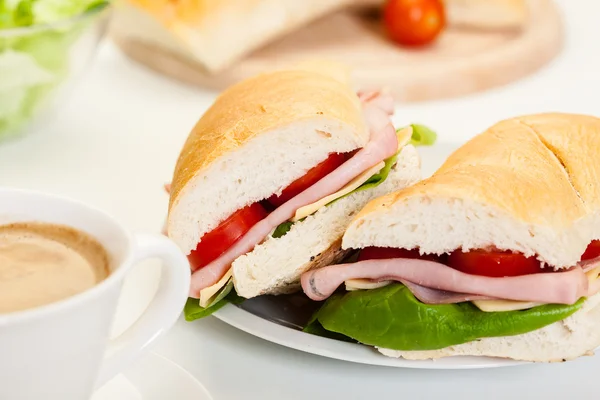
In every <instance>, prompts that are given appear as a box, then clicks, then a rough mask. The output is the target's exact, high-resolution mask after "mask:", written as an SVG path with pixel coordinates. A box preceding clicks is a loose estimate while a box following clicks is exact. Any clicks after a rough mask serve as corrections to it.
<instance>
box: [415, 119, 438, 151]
mask: <svg viewBox="0 0 600 400" xmlns="http://www.w3.org/2000/svg"><path fill="white" fill-rule="evenodd" d="M411 126H412V128H413V133H412V137H411V138H410V144H412V145H413V146H431V145H432V144H434V143H435V141H436V140H437V134H436V133H435V132H434V131H432V130H431V129H429V128H428V127H426V126H425V125H419V124H412V125H411Z"/></svg>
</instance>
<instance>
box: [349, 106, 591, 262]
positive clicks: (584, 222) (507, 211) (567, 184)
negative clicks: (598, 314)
mask: <svg viewBox="0 0 600 400" xmlns="http://www.w3.org/2000/svg"><path fill="white" fill-rule="evenodd" d="M561 124H562V125H561ZM532 126H533V127H534V128H532ZM567 128H568V129H567ZM599 128H600V125H599V122H598V119H596V118H592V117H579V116H573V115H569V114H545V115H537V116H529V117H522V118H514V119H510V120H506V121H502V122H500V123H498V124H496V125H494V126H493V127H492V128H490V129H489V130H488V131H486V132H485V133H483V134H481V135H479V136H476V137H475V138H473V139H472V140H471V141H469V142H468V143H467V144H465V145H464V146H462V147H461V148H460V149H458V150H457V151H456V152H454V153H453V154H452V155H451V156H450V157H449V158H448V160H447V161H446V162H445V163H444V164H443V165H442V167H441V168H440V169H439V170H438V171H437V172H436V173H435V174H434V175H433V176H432V177H431V178H429V179H426V180H423V181H421V182H419V183H418V184H416V185H414V186H412V187H410V188H407V189H405V190H402V191H399V192H396V193H393V194H389V195H387V196H383V197H381V198H378V199H376V200H373V201H372V202H370V203H369V204H368V205H367V206H366V207H365V208H364V209H363V210H362V211H361V213H360V214H359V215H358V216H357V218H356V219H355V220H354V221H353V223H352V224H351V225H350V227H349V228H348V230H347V232H346V234H345V235H344V239H343V247H344V248H362V247H366V246H382V247H386V246H389V247H399V248H408V249H411V248H420V249H421V251H422V252H424V253H435V254H443V253H447V252H451V251H453V250H455V249H458V248H462V249H464V250H469V249H479V248H486V247H489V246H495V247H496V248H498V249H502V250H513V251H516V252H521V253H523V254H525V255H527V256H533V255H535V256H537V257H538V259H539V260H540V261H542V262H544V263H546V264H548V265H549V266H551V267H555V268H567V267H571V266H573V265H575V264H576V263H577V262H578V261H579V259H580V257H581V254H583V252H584V251H585V249H586V247H587V245H588V244H589V243H590V241H591V240H592V239H593V238H594V236H595V235H594V233H593V229H594V228H593V225H594V221H595V218H596V217H595V216H594V214H595V212H597V210H598V207H597V205H595V204H597V202H598V198H597V195H596V194H595V193H598V190H600V189H599V188H598V186H600V185H599V184H598V181H597V178H595V176H597V175H596V173H597V172H596V171H597V170H598V167H597V166H593V167H592V166H588V164H587V161H586V160H593V159H594V158H597V156H595V155H594V153H596V154H597V153H598V152H599V151H600V146H598V145H597V144H598V141H599V140H600V139H599V135H600V129H599ZM577 132H579V133H587V135H577V134H576V133H577ZM589 136H594V139H591V138H589ZM561 137H562V138H563V139H561ZM567 137H568V139H567ZM541 138H546V139H545V140H544V141H542V139H541ZM561 140H568V145H565V142H564V141H563V142H561ZM548 141H552V142H553V143H556V144H557V145H558V144H561V143H562V145H563V146H564V151H563V152H562V153H556V154H555V153H554V152H553V148H552V147H551V148H549V147H547V146H546V144H545V142H548ZM588 144H590V145H593V144H595V146H594V147H592V146H588ZM569 146H570V147H569ZM567 147H569V149H570V150H567ZM585 147H587V149H585ZM569 151H570V153H569ZM567 153H569V154H570V156H567ZM557 154H559V156H558V157H557ZM584 154H585V155H584ZM578 155H581V156H582V158H581V159H580V160H578V159H577V157H578ZM561 160H562V163H564V164H565V165H566V169H565V167H564V166H563V165H562V164H561ZM590 164H591V163H590ZM574 185H575V187H574ZM592 186H594V188H592ZM580 194H581V195H582V197H580ZM596 230H598V228H597V227H596Z"/></svg>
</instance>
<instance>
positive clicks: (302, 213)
mask: <svg viewBox="0 0 600 400" xmlns="http://www.w3.org/2000/svg"><path fill="white" fill-rule="evenodd" d="M412 133H413V129H412V126H410V125H409V126H407V127H406V128H403V129H400V130H399V131H398V132H396V137H397V138H398V151H400V150H401V149H402V148H403V147H404V146H406V145H407V144H408V143H409V142H410V139H411V137H412ZM384 166H385V162H384V161H382V162H380V163H379V164H377V165H375V166H373V167H371V168H369V169H368V170H366V171H365V172H363V173H362V174H360V175H359V176H357V177H356V178H354V179H352V180H351V181H350V182H348V183H347V184H346V186H344V187H343V188H341V189H340V190H338V191H337V192H335V193H332V194H330V195H329V196H327V197H324V198H322V199H321V200H319V201H316V202H314V203H312V204H308V205H306V206H304V207H300V208H299V209H297V210H296V213H295V214H294V217H293V218H292V219H291V221H292V222H297V221H299V220H301V219H302V218H304V217H308V216H309V215H311V214H314V213H316V212H317V211H318V210H319V209H320V208H321V207H325V206H326V205H327V204H329V203H331V202H332V201H334V200H337V199H339V198H340V197H343V196H345V195H347V194H348V193H350V192H352V191H353V190H355V189H357V188H358V187H359V186H361V185H362V184H363V183H365V182H366V181H368V180H369V178H370V177H372V176H373V175H375V174H376V173H378V172H379V171H381V169H382V168H383V167H384Z"/></svg>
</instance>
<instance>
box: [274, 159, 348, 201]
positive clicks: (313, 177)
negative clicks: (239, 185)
mask: <svg viewBox="0 0 600 400" xmlns="http://www.w3.org/2000/svg"><path fill="white" fill-rule="evenodd" d="M347 159H348V154H340V153H333V154H330V155H329V157H327V158H326V159H325V161H323V162H322V163H320V164H318V165H317V166H315V167H313V168H311V169H310V170H309V171H308V172H307V173H306V174H305V175H304V176H303V177H301V178H298V179H296V180H295V181H294V182H292V183H290V184H289V186H288V187H286V188H285V189H283V192H281V194H280V195H279V196H275V195H273V196H271V197H269V198H268V199H267V202H268V203H270V204H271V205H273V206H275V207H279V206H280V205H282V204H283V203H285V202H286V201H288V200H289V199H291V198H293V197H295V196H296V195H298V194H300V193H302V192H303V191H304V190H306V189H308V188H309V187H311V186H312V185H314V184H315V183H317V182H318V181H320V180H321V178H323V177H324V176H326V175H328V174H330V173H331V172H333V171H334V170H335V169H336V168H337V167H339V166H340V165H342V164H343V163H344V162H345V161H346V160H347Z"/></svg>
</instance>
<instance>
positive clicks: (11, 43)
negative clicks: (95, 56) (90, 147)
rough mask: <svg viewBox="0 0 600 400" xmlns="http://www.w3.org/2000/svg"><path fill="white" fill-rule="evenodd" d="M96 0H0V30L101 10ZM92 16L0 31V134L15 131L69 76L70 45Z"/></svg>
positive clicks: (103, 2) (34, 114)
mask: <svg viewBox="0 0 600 400" xmlns="http://www.w3.org/2000/svg"><path fill="white" fill-rule="evenodd" d="M107 5H108V2H107V1H102V2H99V1H98V0H0V31H1V30H2V29H3V28H14V27H26V26H31V25H36V24H45V23H51V22H56V21H62V20H66V19H68V18H70V17H74V16H76V15H79V14H81V13H83V12H86V11H89V10H93V12H94V13H97V12H99V11H101V10H102V9H103V8H105V7H106V6H107ZM93 19H94V17H93V16H90V17H88V18H82V19H79V20H75V21H72V22H70V23H65V24H60V25H57V26H52V27H51V26H47V27H44V28H40V29H37V30H22V31H19V33H16V34H10V35H7V36H5V37H3V36H2V35H1V34H0V99H2V100H3V101H0V139H2V138H3V137H6V136H9V135H14V134H16V133H19V131H20V130H21V128H22V127H23V126H24V125H25V124H26V123H27V122H29V121H30V120H32V119H33V118H34V117H35V116H36V115H37V114H38V112H39V111H40V110H41V109H42V108H43V107H44V106H46V104H47V102H48V100H49V98H50V95H51V94H52V93H53V92H54V91H55V90H56V89H57V87H58V86H59V85H60V84H62V82H64V81H65V80H66V78H67V77H68V76H69V74H70V73H71V71H69V67H70V64H69V63H70V60H71V59H72V56H71V54H70V51H71V47H72V46H73V44H74V43H75V42H76V41H77V40H78V39H79V38H80V37H81V34H82V33H83V32H84V30H85V29H86V28H87V26H88V25H89V24H90V23H91V21H92V20H93Z"/></svg>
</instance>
